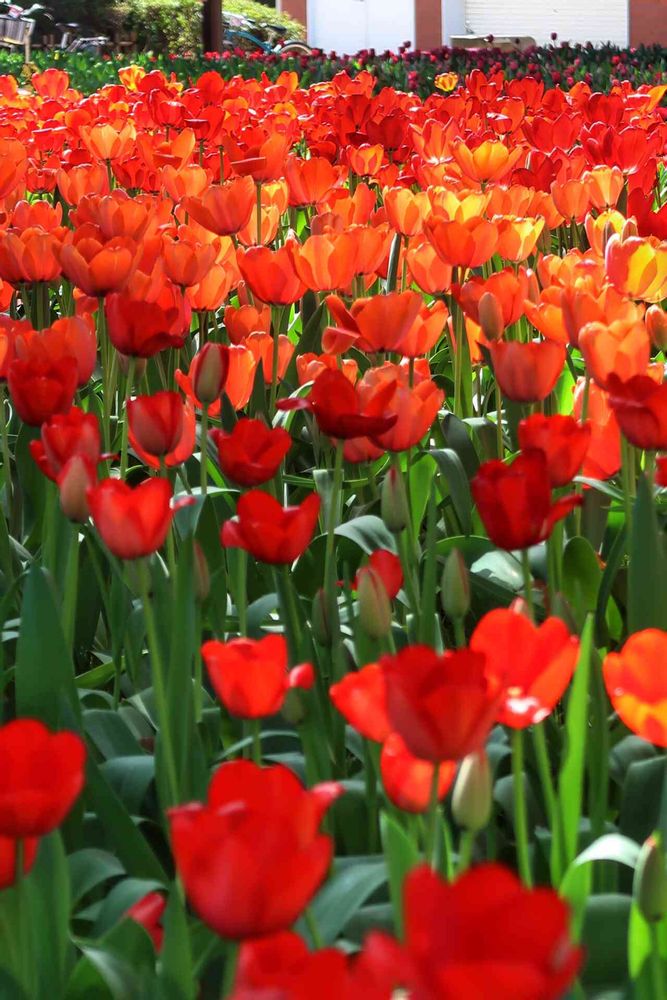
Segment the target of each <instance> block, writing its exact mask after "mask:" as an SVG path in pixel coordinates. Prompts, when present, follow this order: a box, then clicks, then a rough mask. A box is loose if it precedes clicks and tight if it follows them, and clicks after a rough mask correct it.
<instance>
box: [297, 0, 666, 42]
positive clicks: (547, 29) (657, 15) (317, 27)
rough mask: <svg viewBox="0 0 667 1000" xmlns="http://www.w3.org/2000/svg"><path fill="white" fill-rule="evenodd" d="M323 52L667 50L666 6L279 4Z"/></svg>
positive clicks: (428, 0)
mask: <svg viewBox="0 0 667 1000" xmlns="http://www.w3.org/2000/svg"><path fill="white" fill-rule="evenodd" d="M278 6H279V8H280V9H281V10H283V11H285V12H286V13H289V14H291V15H292V16H293V17H296V18H297V19H298V20H299V21H301V22H302V23H303V24H305V25H306V26H307V29H308V41H309V42H310V44H311V45H313V46H315V47H317V48H321V49H324V50H325V51H326V52H331V51H335V52H338V53H341V54H342V53H347V54H350V53H354V52H358V51H359V50H360V49H368V48H374V49H376V50H377V51H384V50H385V49H392V50H396V49H397V48H398V47H399V45H401V44H402V43H403V42H407V41H410V42H411V43H412V45H413V46H414V47H415V48H418V49H430V48H437V47H439V46H440V45H450V44H451V42H452V38H456V36H461V35H478V36H486V35H496V36H509V37H514V36H530V37H532V38H534V39H535V41H536V42H537V43H538V44H539V45H545V44H547V43H548V42H549V41H550V40H551V35H552V33H553V32H555V33H556V34H557V35H558V39H559V40H560V41H570V42H593V43H595V44H603V43H605V42H612V43H613V44H615V45H619V46H628V45H631V46H636V45H641V44H642V43H644V44H647V45H650V44H654V43H659V44H662V45H667V0H586V2H585V3H581V2H580V0H545V2H544V3H542V4H528V3H527V2H526V0H278Z"/></svg>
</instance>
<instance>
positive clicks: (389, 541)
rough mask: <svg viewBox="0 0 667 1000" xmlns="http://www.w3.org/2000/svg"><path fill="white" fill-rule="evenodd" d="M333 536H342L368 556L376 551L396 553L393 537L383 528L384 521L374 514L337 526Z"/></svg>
mask: <svg viewBox="0 0 667 1000" xmlns="http://www.w3.org/2000/svg"><path fill="white" fill-rule="evenodd" d="M335 534H336V535H342V536H343V538H349V539H350V540H351V541H353V542H355V543H356V544H357V545H358V546H359V548H360V549H363V551H364V552H366V553H367V554H368V555H370V554H371V552H375V550H376V549H389V551H390V552H395V551H396V543H395V541H394V536H393V535H392V534H391V532H390V531H389V529H388V528H387V527H386V526H385V524H384V521H382V520H381V518H379V517H376V516H375V515H374V514H362V516H361V517H355V518H354V519H353V520H352V521H348V522H347V523H345V524H339V525H338V526H337V527H336V530H335Z"/></svg>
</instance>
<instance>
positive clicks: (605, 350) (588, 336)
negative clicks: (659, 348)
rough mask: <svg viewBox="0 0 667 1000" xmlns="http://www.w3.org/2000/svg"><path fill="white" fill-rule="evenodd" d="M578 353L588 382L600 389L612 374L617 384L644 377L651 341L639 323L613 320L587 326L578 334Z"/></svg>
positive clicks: (642, 325) (605, 385) (605, 386)
mask: <svg viewBox="0 0 667 1000" xmlns="http://www.w3.org/2000/svg"><path fill="white" fill-rule="evenodd" d="M579 350H580V351H581V353H582V354H583V356H584V360H585V362H586V367H587V368H588V371H589V373H590V375H591V377H592V378H594V379H595V381H596V382H597V384H598V385H599V386H601V387H602V388H603V389H606V388H607V382H608V379H609V376H610V375H611V374H612V373H613V374H614V375H617V376H618V377H619V378H620V379H621V381H627V379H629V378H632V376H633V375H644V374H645V373H646V369H647V368H648V363H649V360H650V356H651V341H650V338H649V335H648V332H647V330H646V327H645V325H644V324H643V323H642V322H632V321H631V322H626V321H624V320H615V321H614V322H612V323H610V324H609V325H606V324H604V323H599V322H593V323H587V324H586V325H585V326H584V327H583V328H582V330H581V332H580V333H579Z"/></svg>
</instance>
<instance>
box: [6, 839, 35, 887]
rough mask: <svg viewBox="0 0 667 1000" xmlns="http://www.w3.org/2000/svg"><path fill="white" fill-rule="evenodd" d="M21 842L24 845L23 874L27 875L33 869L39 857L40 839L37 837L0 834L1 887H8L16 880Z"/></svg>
mask: <svg viewBox="0 0 667 1000" xmlns="http://www.w3.org/2000/svg"><path fill="white" fill-rule="evenodd" d="M19 843H21V844H22V846H23V865H22V869H23V874H24V875H27V874H28V872H30V871H31V870H32V866H33V865H34V863H35V861H36V859H37V848H38V847H39V839H38V838H37V837H23V838H21V840H20V841H19V840H15V839H14V837H3V836H0V889H8V888H9V887H10V885H14V882H15V881H16V854H17V849H18V845H19Z"/></svg>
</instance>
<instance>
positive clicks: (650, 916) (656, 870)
mask: <svg viewBox="0 0 667 1000" xmlns="http://www.w3.org/2000/svg"><path fill="white" fill-rule="evenodd" d="M632 892H633V895H634V897H635V902H636V904H637V908H638V910H639V912H640V913H641V915H642V916H643V918H644V920H647V921H648V923H650V924H654V923H658V921H659V920H662V919H663V917H664V916H665V915H666V914H667V868H666V867H665V852H664V850H663V848H662V842H661V839H660V836H659V835H658V834H653V835H652V836H650V837H649V838H648V840H646V841H644V843H643V845H642V848H641V850H640V852H639V858H638V859H637V866H636V868H635V878H634V883H633V886H632Z"/></svg>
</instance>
